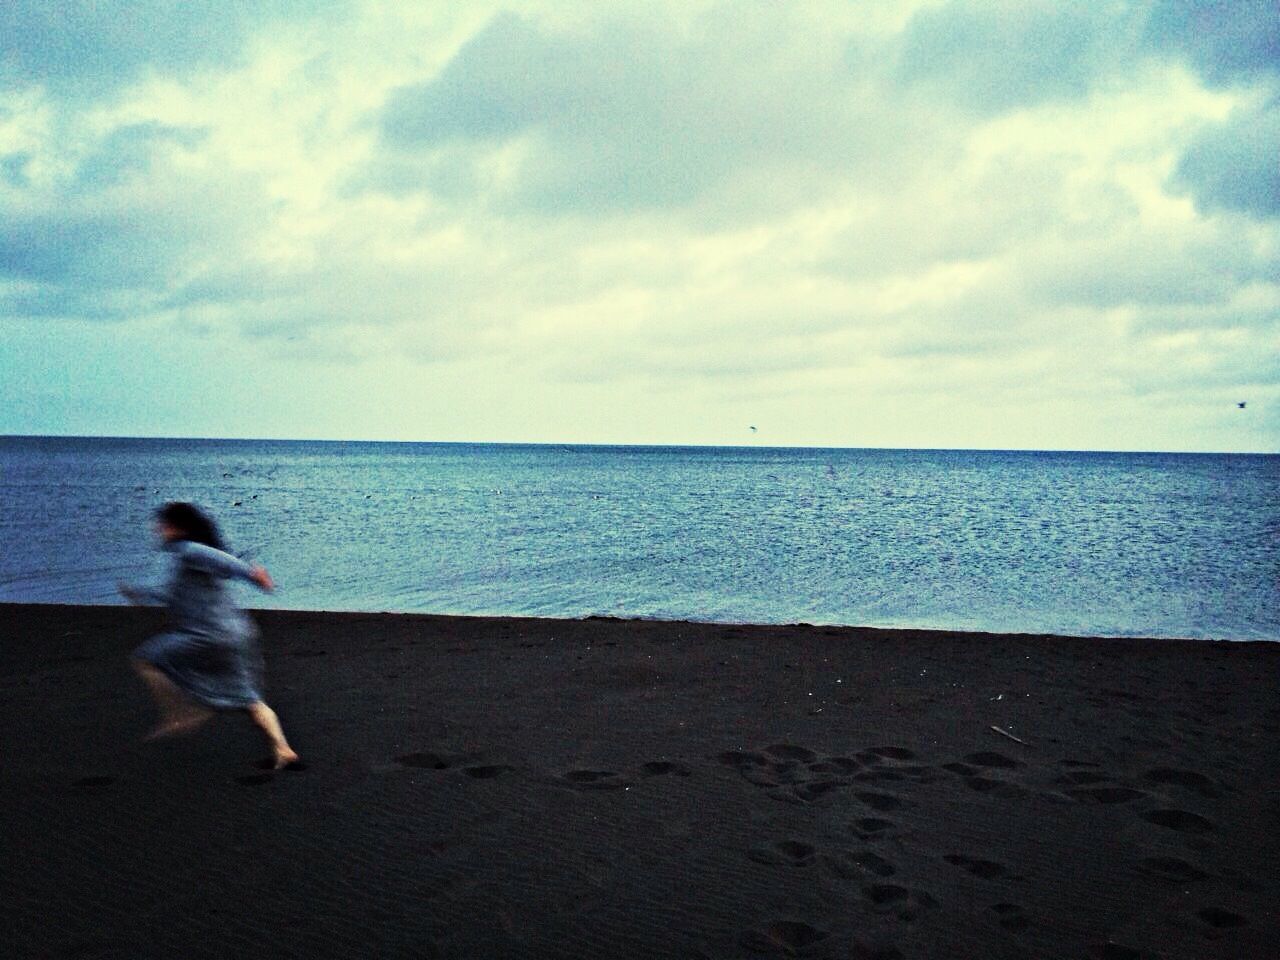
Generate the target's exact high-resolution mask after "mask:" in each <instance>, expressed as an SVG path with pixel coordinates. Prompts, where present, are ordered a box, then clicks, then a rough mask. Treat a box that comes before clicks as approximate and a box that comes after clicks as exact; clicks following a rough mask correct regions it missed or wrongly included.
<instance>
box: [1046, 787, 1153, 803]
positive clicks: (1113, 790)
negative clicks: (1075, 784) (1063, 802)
mask: <svg viewBox="0 0 1280 960" xmlns="http://www.w3.org/2000/svg"><path fill="white" fill-rule="evenodd" d="M1066 794H1067V796H1069V797H1073V798H1074V799H1076V800H1079V801H1080V802H1081V803H1106V804H1110V803H1128V802H1129V801H1130V800H1140V799H1142V798H1143V797H1145V796H1146V794H1145V793H1143V792H1142V791H1141V790H1131V789H1130V788H1128V787H1086V788H1083V789H1077V790H1067V791H1066Z"/></svg>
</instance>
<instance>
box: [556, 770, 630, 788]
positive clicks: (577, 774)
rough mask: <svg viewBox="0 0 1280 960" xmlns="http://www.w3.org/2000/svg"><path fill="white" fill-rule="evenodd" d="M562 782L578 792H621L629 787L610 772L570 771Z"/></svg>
mask: <svg viewBox="0 0 1280 960" xmlns="http://www.w3.org/2000/svg"><path fill="white" fill-rule="evenodd" d="M564 780H565V781H566V782H568V783H569V784H571V785H572V786H574V787H575V788H576V789H578V790H621V789H622V788H624V787H626V786H629V784H628V783H627V782H626V781H625V780H622V779H620V778H619V777H618V775H617V774H616V773H614V772H613V771H612V770H570V771H569V772H568V773H566V774H565V775H564Z"/></svg>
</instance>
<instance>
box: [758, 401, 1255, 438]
mask: <svg viewBox="0 0 1280 960" xmlns="http://www.w3.org/2000/svg"><path fill="white" fill-rule="evenodd" d="M1241 406H1243V404H1241ZM750 429H751V432H752V433H755V432H756V428H755V427H751V428H750Z"/></svg>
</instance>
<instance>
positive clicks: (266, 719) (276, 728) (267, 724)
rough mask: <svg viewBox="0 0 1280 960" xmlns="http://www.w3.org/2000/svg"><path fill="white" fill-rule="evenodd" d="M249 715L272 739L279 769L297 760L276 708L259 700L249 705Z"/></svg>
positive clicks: (272, 750) (272, 749)
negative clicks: (285, 735)
mask: <svg viewBox="0 0 1280 960" xmlns="http://www.w3.org/2000/svg"><path fill="white" fill-rule="evenodd" d="M249 716H250V717H251V718H252V719H253V722H254V723H255V724H257V726H258V729H259V730H261V731H262V732H263V733H265V734H266V735H267V739H268V740H270V741H271V752H272V753H273V754H274V756H275V765H276V769H277V770H279V769H280V768H281V767H286V766H288V765H289V764H291V763H295V762H296V761H297V759H298V755H297V754H296V753H294V752H293V748H292V747H291V746H289V741H287V740H285V738H284V730H282V729H281V728H280V718H279V717H277V716H276V712H275V711H274V710H272V709H271V708H270V707H268V706H267V705H266V704H265V703H263V702H262V701H261V700H259V701H258V702H257V703H255V704H253V705H252V706H250V707H249Z"/></svg>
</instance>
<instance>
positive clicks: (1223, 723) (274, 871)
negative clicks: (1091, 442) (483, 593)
mask: <svg viewBox="0 0 1280 960" xmlns="http://www.w3.org/2000/svg"><path fill="white" fill-rule="evenodd" d="M160 618H161V614H160V612H159V611H156V610H146V609H130V608H123V607H108V606H95V607H76V606H58V605H0V624H3V627H0V684H3V695H2V696H0V763H2V764H3V766H2V768H0V803H2V804H3V810H4V821H5V830H4V833H5V840H4V843H3V845H0V850H2V851H3V852H2V853H0V885H2V887H3V893H2V895H0V927H2V928H3V929H4V930H5V931H6V932H5V938H6V939H7V940H8V941H9V943H10V944H12V947H11V948H10V950H8V951H6V953H7V954H8V955H10V956H16V957H86V958H87V957H93V958H97V957H121V958H125V957H127V958H149V957H177V956H181V957H225V956H231V955H241V956H255V957H344V958H345V957H364V956H368V957H427V958H431V957H457V958H469V957H476V958H481V957H512V958H515V957H520V958H536V957H604V958H607V957H655V958H658V957H689V958H732V957H747V956H761V957H767V956H800V957H833V958H834V957H839V958H859V960H861V958H868V960H869V958H875V960H893V958H901V960H907V958H949V957H982V958H1002V957H1009V958H1020V957H1036V958H1057V957H1062V958H1068V957H1071V958H1101V960H1131V958H1156V957H1158V958H1188V960H1190V958H1196V960H1199V958H1237V957H1238V958H1261V957H1268V956H1275V955H1276V951H1277V947H1276V944H1277V938H1280V908H1278V907H1277V904H1280V683H1278V681H1280V644H1276V643H1266V642H1252V643H1233V642H1212V641H1205V640H1168V639H1161V640H1154V639H1153V640H1142V639H1096V638H1069V637H1051V636H1033V635H997V634H977V633H973V634H960V633H948V632H930V631H911V630H867V629H859V628H844V627H824V626H808V625H803V624H802V625H789V626H745V625H718V624H699V623H688V622H662V621H637V620H613V619H585V620H550V619H517V618H483V617H470V618H458V617H439V616H429V615H390V614H363V613H362V614H340V613H320V612H288V611H260V612H258V613H256V614H255V618H256V620H257V621H258V623H259V625H260V627H261V629H262V634H263V636H262V646H263V651H264V654H265V657H266V662H267V682H268V688H267V689H268V700H269V702H270V703H271V704H272V706H273V707H275V709H276V710H277V711H278V712H279V714H280V717H281V719H282V720H283V722H284V725H285V728H286V730H287V731H288V733H289V736H290V740H291V741H292V742H293V744H294V746H295V747H296V748H297V749H298V751H299V752H300V753H301V755H302V757H303V759H304V761H305V769H299V770H285V771H279V772H271V771H269V770H264V769H261V767H260V766H259V763H260V761H261V760H262V758H263V757H264V756H265V755H266V752H267V751H266V748H265V746H264V744H263V743H262V742H261V741H260V740H259V739H258V735H257V733H256V732H255V731H254V730H253V729H252V727H251V725H250V724H249V722H248V721H247V719H245V718H244V717H242V716H239V715H235V714H232V715H228V716H221V717H218V718H216V719H215V721H214V722H213V723H212V724H210V725H209V726H208V727H206V728H205V729H203V730H201V731H199V732H197V733H195V734H193V735H191V736H188V737H185V738H182V739H177V740H172V741H167V742H163V743H158V744H155V743H143V742H141V738H142V736H143V735H144V734H145V732H146V731H147V729H148V727H149V725H150V723H151V721H152V719H153V717H152V713H151V710H152V708H151V705H150V703H149V700H148V698H147V696H146V693H145V691H144V690H143V689H142V687H141V684H140V683H139V682H138V681H137V679H136V678H135V677H134V676H133V674H132V673H131V671H130V669H129V664H128V659H127V658H128V653H129V651H130V650H131V649H132V648H133V647H134V646H136V645H137V644H138V643H139V642H141V641H142V640H143V639H144V638H145V637H146V636H148V635H149V634H150V633H153V632H155V631H156V630H158V629H159V626H160V624H161V619H160Z"/></svg>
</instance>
